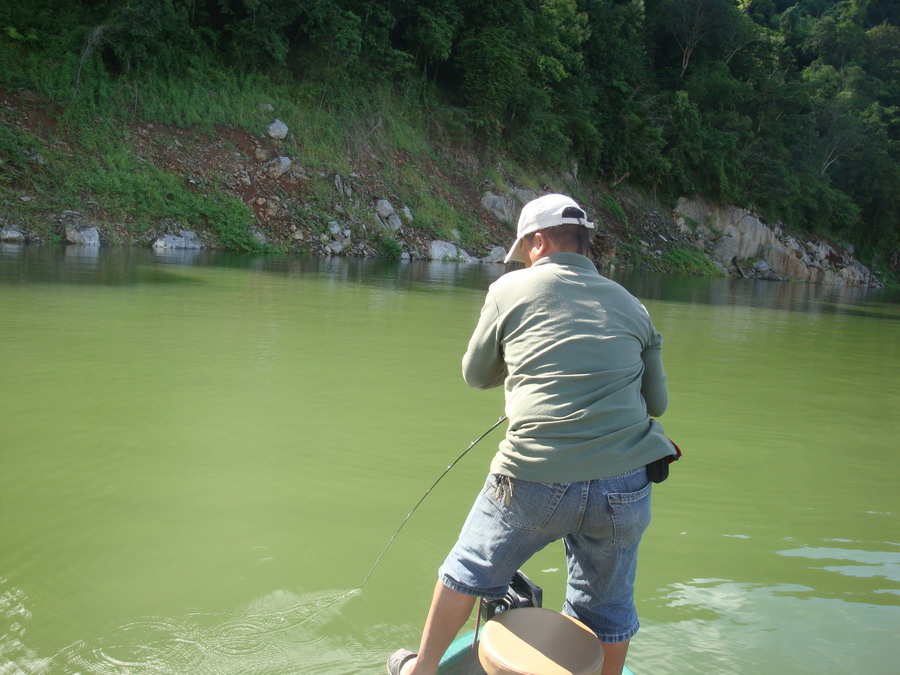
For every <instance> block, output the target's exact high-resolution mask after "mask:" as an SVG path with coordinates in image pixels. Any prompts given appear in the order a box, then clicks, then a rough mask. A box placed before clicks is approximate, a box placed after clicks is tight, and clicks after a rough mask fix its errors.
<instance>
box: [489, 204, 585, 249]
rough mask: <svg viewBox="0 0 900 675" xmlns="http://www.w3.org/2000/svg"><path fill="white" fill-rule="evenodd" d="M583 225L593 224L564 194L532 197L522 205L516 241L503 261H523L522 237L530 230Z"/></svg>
mask: <svg viewBox="0 0 900 675" xmlns="http://www.w3.org/2000/svg"><path fill="white" fill-rule="evenodd" d="M567 223H571V224H573V225H584V226H585V227H589V228H593V227H594V224H593V223H591V222H588V219H587V216H586V215H585V213H584V211H583V210H582V208H581V207H580V206H578V203H577V202H576V201H575V200H574V199H572V198H571V197H567V196H566V195H558V194H550V195H544V196H543V197H538V198H537V199H532V200H531V201H530V202H528V203H527V204H526V205H525V206H523V207H522V214H521V215H520V216H519V226H518V228H516V241H515V242H514V243H513V245H512V247H511V248H510V249H509V253H507V254H506V257H505V258H504V259H503V262H505V263H508V262H512V261H516V262H525V255H524V251H522V246H521V244H522V239H523V238H524V237H526V236H527V235H529V234H531V233H532V232H537V231H538V230H543V229H546V228H548V227H556V226H557V225H565V224H567Z"/></svg>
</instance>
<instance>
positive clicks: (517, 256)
mask: <svg viewBox="0 0 900 675" xmlns="http://www.w3.org/2000/svg"><path fill="white" fill-rule="evenodd" d="M503 262H504V263H511V262H525V258H524V257H522V238H521V237H519V238H518V239H516V240H515V241H514V242H513V245H512V246H511V247H510V249H509V253H507V254H506V257H505V258H504V259H503Z"/></svg>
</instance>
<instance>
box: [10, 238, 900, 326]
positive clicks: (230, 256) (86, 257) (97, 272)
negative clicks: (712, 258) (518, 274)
mask: <svg viewBox="0 0 900 675" xmlns="http://www.w3.org/2000/svg"><path fill="white" fill-rule="evenodd" d="M202 267H217V268H225V269H233V270H247V271H254V272H263V273H268V274H275V275H284V276H288V277H319V278H326V279H329V280H333V281H335V282H342V283H357V284H366V285H376V286H379V287H385V288H391V289H396V290H414V291H420V292H422V291H424V292H428V291H440V290H448V289H454V288H467V289H473V290H479V291H484V290H486V289H487V287H488V286H489V285H490V284H491V283H492V282H493V281H495V280H496V279H497V278H498V277H500V276H501V275H503V274H504V273H506V272H507V271H508V269H509V268H507V266H506V265H502V264H494V263H456V262H443V261H399V260H384V259H377V258H343V257H322V256H288V255H255V254H242V253H232V252H228V251H210V250H172V249H165V250H155V249H144V248H133V247H132V248H129V247H87V246H25V245H21V244H0V285H2V284H23V283H29V282H38V283H66V284H80V285H103V286H127V285H135V284H141V283H150V284H163V283H203V278H202V276H200V275H197V274H191V273H190V271H189V270H191V269H197V268H202ZM604 274H606V275H607V276H609V277H610V278H611V279H613V280H615V281H617V282H618V283H620V284H622V285H623V286H624V287H625V288H627V289H628V290H629V291H630V292H631V293H632V294H634V295H635V296H636V297H638V298H640V299H641V300H642V301H661V302H678V303H691V304H703V305H736V306H747V307H759V308H764V309H776V310H787V311H795V312H816V313H825V314H849V315H856V316H873V317H877V318H885V319H900V309H898V306H900V291H896V290H888V289H869V288H853V287H847V286H826V285H821V284H806V283H800V282H778V281H762V280H753V279H736V278H730V277H719V278H710V277H692V276H683V275H671V274H659V273H653V272H646V271H641V270H623V271H610V270H606V271H604Z"/></svg>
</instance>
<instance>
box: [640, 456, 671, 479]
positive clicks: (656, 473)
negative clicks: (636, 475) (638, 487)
mask: <svg viewBox="0 0 900 675" xmlns="http://www.w3.org/2000/svg"><path fill="white" fill-rule="evenodd" d="M670 461H671V460H670V458H669V457H660V458H659V459H658V460H656V461H655V462H650V463H649V464H648V465H647V467H646V468H647V480H649V481H651V482H653V483H662V482H663V481H664V480H665V479H666V478H668V477H669V462H670Z"/></svg>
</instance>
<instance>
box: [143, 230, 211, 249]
mask: <svg viewBox="0 0 900 675" xmlns="http://www.w3.org/2000/svg"><path fill="white" fill-rule="evenodd" d="M151 247H152V248H163V249H166V248H176V249H200V248H203V244H202V242H201V241H200V237H198V236H197V233H196V232H192V231H191V230H180V231H179V234H177V235H176V234H164V235H162V236H161V237H157V239H156V240H155V241H154V242H153V244H151Z"/></svg>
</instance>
